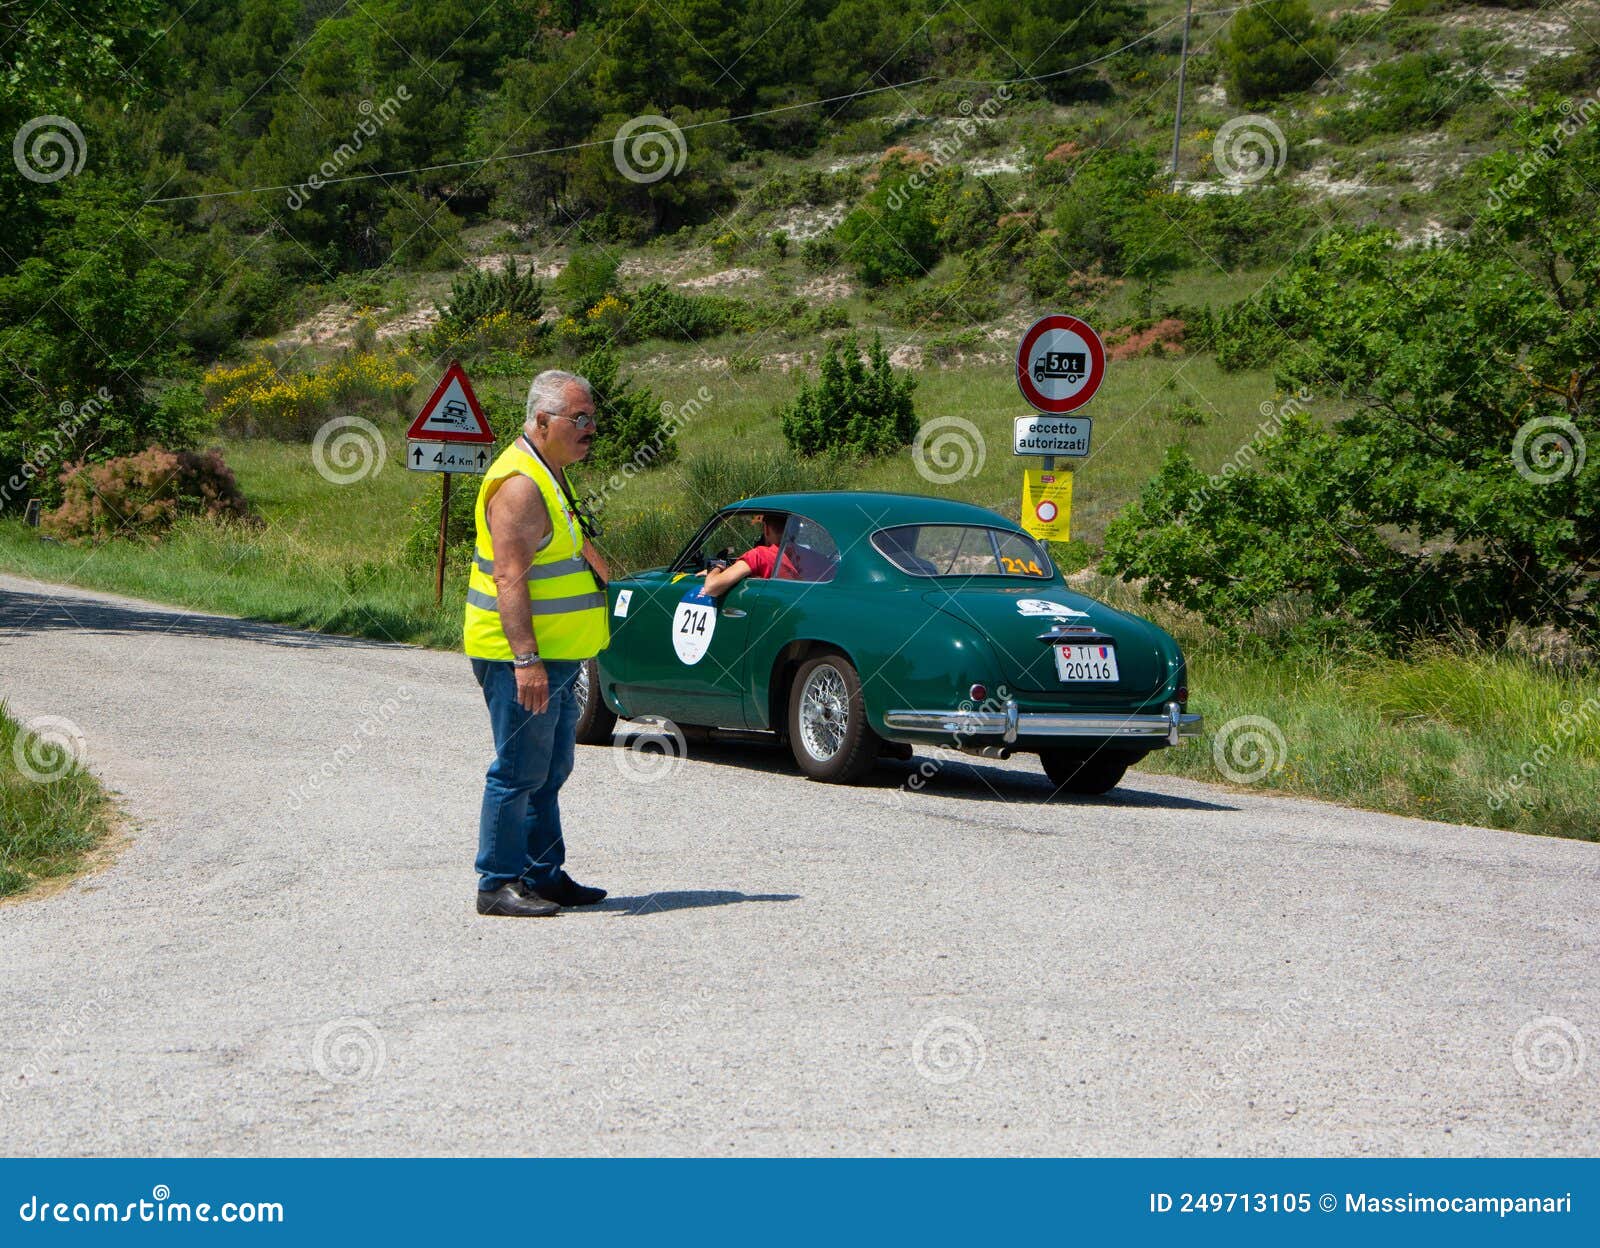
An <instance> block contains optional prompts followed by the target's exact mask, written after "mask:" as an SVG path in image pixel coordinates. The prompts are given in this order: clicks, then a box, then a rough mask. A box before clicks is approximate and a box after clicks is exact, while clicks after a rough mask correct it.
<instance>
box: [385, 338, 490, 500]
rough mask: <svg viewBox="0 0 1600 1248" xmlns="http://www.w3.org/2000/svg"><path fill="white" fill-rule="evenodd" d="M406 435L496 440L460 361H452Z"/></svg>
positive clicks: (420, 438)
mask: <svg viewBox="0 0 1600 1248" xmlns="http://www.w3.org/2000/svg"><path fill="white" fill-rule="evenodd" d="M406 437H407V438H410V439H412V440H415V441H422V442H483V443H493V442H494V431H493V430H492V429H490V428H489V421H488V419H487V418H486V417H485V416H484V414H483V408H482V407H480V406H479V405H478V396H477V395H475V394H473V393H472V383H471V382H470V381H468V380H467V375H466V373H465V372H463V371H462V369H461V365H460V363H458V362H457V361H455V360H451V361H450V367H449V368H448V369H446V370H445V374H444V380H443V381H441V382H440V383H439V387H438V389H436V390H435V391H434V392H433V397H432V398H430V399H429V400H428V401H427V402H426V403H424V404H423V405H422V411H420V412H418V413H417V418H416V419H415V420H413V421H412V422H411V428H409V429H407V430H406ZM408 458H409V456H408ZM407 466H408V467H409V466H410V465H409V463H408V465H407ZM450 471H452V472H461V471H465V469H451V470H450Z"/></svg>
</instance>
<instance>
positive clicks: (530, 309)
mask: <svg viewBox="0 0 1600 1248" xmlns="http://www.w3.org/2000/svg"><path fill="white" fill-rule="evenodd" d="M543 314H544V286H543V285H542V284H541V283H540V281H539V279H538V278H537V277H535V276H534V273H533V269H532V268H531V267H530V268H529V269H528V271H527V272H525V273H518V271H517V264H516V260H515V259H514V258H513V257H511V256H507V257H506V258H505V260H504V261H503V262H502V264H501V267H500V268H499V269H498V270H495V271H491V270H488V269H482V270H478V269H474V270H473V271H471V272H469V273H465V274H462V275H461V276H460V277H458V278H456V279H455V280H454V281H453V282H451V284H450V301H449V303H447V304H446V305H444V306H443V307H442V308H440V309H439V322H438V324H437V325H435V326H434V327H433V330H432V333H431V335H430V346H431V348H432V350H434V351H435V352H436V353H438V354H441V355H457V356H462V357H469V358H470V357H471V356H472V355H475V354H478V353H484V352H489V351H493V350H523V349H531V348H532V347H533V346H535V345H536V344H537V343H538V341H539V339H540V338H541V337H542V336H543V327H542V326H541V325H540V323H539V318H540V317H541V316H542V315H543Z"/></svg>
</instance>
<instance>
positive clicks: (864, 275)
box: [834, 154, 959, 286]
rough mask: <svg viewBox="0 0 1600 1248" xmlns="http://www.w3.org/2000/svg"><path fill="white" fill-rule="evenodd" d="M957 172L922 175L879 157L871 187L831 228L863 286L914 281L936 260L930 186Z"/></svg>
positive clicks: (902, 162) (906, 162)
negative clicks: (862, 198) (871, 189)
mask: <svg viewBox="0 0 1600 1248" xmlns="http://www.w3.org/2000/svg"><path fill="white" fill-rule="evenodd" d="M957 176H959V172H958V171H950V170H936V171H934V172H933V173H932V174H928V175H924V174H923V173H922V172H921V171H920V170H919V169H918V168H917V166H916V165H915V164H913V163H912V161H911V160H910V159H908V158H907V157H905V156H902V155H899V154H896V155H894V156H891V157H890V158H889V159H887V160H886V161H884V163H883V166H882V168H881V170H880V176H879V179H878V185H877V187H876V188H875V189H874V190H873V191H872V193H871V194H870V195H868V196H867V197H866V199H865V200H864V201H863V203H862V206H861V207H859V208H857V209H856V210H855V211H854V212H852V213H851V214H850V215H849V216H847V217H846V218H845V219H844V220H843V221H841V222H840V223H839V226H838V228H837V229H836V230H835V231H834V233H835V236H836V237H837V239H838V242H839V251H840V255H841V256H842V257H843V258H844V260H845V262H846V263H848V264H849V265H850V266H851V267H852V268H854V269H855V271H856V276H857V277H859V278H860V279H861V280H862V281H863V282H865V283H866V284H867V285H869V286H881V285H883V284H884V283H885V282H891V281H916V280H917V279H918V278H920V277H923V276H925V275H926V274H927V272H928V270H929V269H931V268H932V267H933V266H934V265H935V264H936V263H937V262H938V259H939V252H940V247H939V226H938V223H937V221H936V219H935V188H936V187H941V186H942V184H943V183H944V182H945V181H947V180H948V179H949V178H951V177H957Z"/></svg>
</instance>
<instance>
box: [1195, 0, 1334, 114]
mask: <svg viewBox="0 0 1600 1248" xmlns="http://www.w3.org/2000/svg"><path fill="white" fill-rule="evenodd" d="M1221 53H1222V66H1223V74H1224V76H1225V77H1226V79H1227V83H1228V98H1229V99H1230V100H1231V101H1232V102H1233V103H1235V104H1246V105H1250V104H1257V103H1260V102H1262V101H1264V100H1272V99H1276V98H1277V97H1278V96H1280V95H1286V94H1288V93H1289V92H1291V91H1299V90H1301V89H1302V88H1304V87H1309V86H1310V85H1311V84H1312V83H1313V82H1315V81H1316V80H1317V79H1318V78H1320V77H1322V75H1323V73H1324V71H1325V70H1326V69H1327V68H1328V67H1329V66H1331V65H1333V63H1334V61H1335V60H1336V59H1337V58H1338V54H1339V48H1338V45H1337V44H1336V43H1335V42H1334V40H1333V38H1332V37H1331V36H1330V35H1329V34H1328V32H1327V30H1326V29H1325V28H1324V27H1323V25H1322V23H1321V22H1319V21H1317V20H1316V18H1315V17H1313V16H1312V13H1311V6H1310V5H1309V4H1307V3H1306V0H1267V3H1264V4H1257V5H1255V6H1254V7H1252V8H1247V9H1244V10H1242V11H1241V12H1239V13H1238V14H1237V15H1236V16H1235V17H1234V19H1233V24H1232V26H1231V27H1230V28H1229V30H1228V34H1227V36H1226V37H1225V38H1224V39H1223V41H1222V46H1221Z"/></svg>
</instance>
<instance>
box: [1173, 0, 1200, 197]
mask: <svg viewBox="0 0 1600 1248" xmlns="http://www.w3.org/2000/svg"><path fill="white" fill-rule="evenodd" d="M1193 16H1194V0H1184V6H1183V50H1182V51H1181V52H1179V53H1178V115H1177V116H1176V117H1175V118H1173V121H1172V179H1171V185H1170V186H1168V188H1167V189H1168V190H1176V189H1177V188H1178V139H1179V137H1180V136H1181V135H1182V134H1183V71H1184V69H1185V68H1186V67H1187V65H1188V63H1189V20H1190V18H1191V17H1193Z"/></svg>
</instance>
